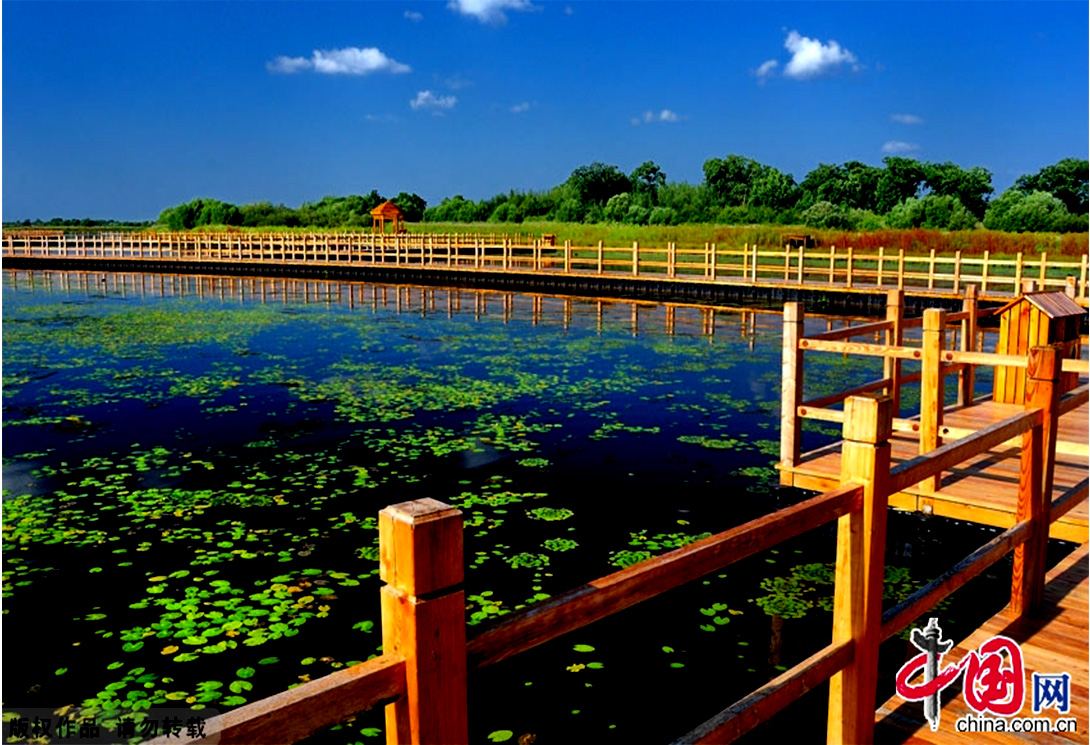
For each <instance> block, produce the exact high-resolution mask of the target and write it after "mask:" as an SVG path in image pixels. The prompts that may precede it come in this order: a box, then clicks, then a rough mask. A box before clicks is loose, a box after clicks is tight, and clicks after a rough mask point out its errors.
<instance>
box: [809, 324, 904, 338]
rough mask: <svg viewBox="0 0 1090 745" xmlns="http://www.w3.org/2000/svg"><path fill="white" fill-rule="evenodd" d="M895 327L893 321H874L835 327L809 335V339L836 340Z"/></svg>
mask: <svg viewBox="0 0 1090 745" xmlns="http://www.w3.org/2000/svg"><path fill="white" fill-rule="evenodd" d="M891 328H893V321H875V322H874V323H863V324H860V325H858V326H847V327H845V328H842V329H833V330H832V331H826V332H824V333H821V334H817V335H815V336H807V337H806V338H807V339H810V340H814V339H823V340H825V341H835V340H837V339H848V338H851V337H853V336H865V335H867V334H874V333H877V332H879V331H885V330H886V329H891Z"/></svg>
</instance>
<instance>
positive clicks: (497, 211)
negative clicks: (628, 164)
mask: <svg viewBox="0 0 1090 745" xmlns="http://www.w3.org/2000/svg"><path fill="white" fill-rule="evenodd" d="M703 170H704V180H703V181H702V182H701V183H700V184H697V185H693V184H687V183H676V182H674V183H670V182H667V180H666V174H665V173H663V171H662V169H661V168H660V167H659V166H658V165H656V164H655V163H653V162H651V161H648V162H646V163H643V164H641V165H640V166H639V167H638V168H636V169H635V170H634V171H633V172H632V173H630V174H625V173H624V172H623V171H621V170H620V169H619V168H618V167H617V166H613V165H606V164H604V163H592V164H590V165H585V166H580V167H578V168H576V169H575V170H574V171H572V173H571V176H569V178H568V179H567V181H565V182H564V183H563V184H560V185H558V186H556V187H554V188H552V189H550V190H548V191H544V192H532V191H531V192H516V191H511V192H509V193H507V194H498V195H496V196H494V197H492V198H491V199H485V200H482V201H480V202H474V201H472V200H468V199H465V198H464V197H462V196H454V197H450V198H448V199H444V200H443V201H442V202H441V203H440V204H438V205H436V206H434V207H430V208H428V209H427V210H425V211H424V219H425V220H427V221H435V222H481V221H487V222H516V223H517V222H523V221H525V220H539V219H540V220H553V221H558V222H587V223H599V222H617V223H628V224H636V225H676V224H682V223H716V224H728V225H729V224H782V225H804V226H807V227H812V228H822V229H841V230H880V229H883V228H932V229H942V230H972V229H974V228H976V227H985V228H989V229H992V230H1005V231H1011V232H1024V231H1039V232H1085V231H1086V230H1087V212H1088V207H1087V202H1088V200H1087V177H1088V170H1090V168H1088V163H1087V161H1086V160H1076V159H1074V158H1065V159H1063V160H1061V161H1059V162H1057V163H1055V164H1053V165H1050V166H1046V167H1044V168H1042V169H1041V170H1040V171H1038V172H1037V173H1035V174H1032V175H1023V176H1022V177H1020V178H1019V179H1018V180H1017V181H1016V182H1015V184H1014V185H1013V186H1012V187H1011V188H1010V189H1008V190H1007V191H1005V192H1003V194H1001V195H1000V196H999V197H997V198H994V199H990V197H991V195H992V194H994V189H993V187H992V175H991V173H990V172H989V171H988V170H987V169H985V168H981V167H979V166H977V167H973V168H968V169H965V168H962V167H960V166H958V165H956V164H954V163H929V162H925V161H919V160H915V159H912V158H903V157H888V158H885V159H884V160H883V165H882V166H881V167H878V166H869V165H866V164H865V163H860V162H859V161H849V162H847V163H843V164H840V165H834V164H825V163H823V164H820V165H819V166H818V167H817V168H815V169H814V170H812V171H810V172H809V173H808V174H807V175H806V177H805V178H804V179H803V180H802V181H801V182H796V181H795V179H794V177H793V176H792V175H791V174H785V173H783V172H782V171H780V170H779V169H777V168H775V167H773V166H769V165H766V164H763V163H759V162H758V161H756V160H753V159H752V158H746V157H743V156H740V155H728V156H726V157H725V158H711V159H709V160H707V161H705V162H704V169H703Z"/></svg>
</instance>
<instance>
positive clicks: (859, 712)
mask: <svg viewBox="0 0 1090 745" xmlns="http://www.w3.org/2000/svg"><path fill="white" fill-rule="evenodd" d="M892 431H893V409H892V402H891V401H890V400H889V398H888V397H886V396H881V397H864V396H852V397H850V398H848V399H847V400H846V401H845V402H844V443H843V446H842V451H841V470H840V481H841V483H842V484H844V483H849V482H853V483H856V484H860V485H862V486H863V505H862V509H859V510H853V511H851V512H849V513H848V514H846V515H843V516H842V517H840V519H839V520H838V525H837V544H836V589H835V590H834V594H833V644H839V643H842V642H846V641H848V640H851V641H852V642H853V643H854V646H855V653H854V655H853V657H852V663H851V664H850V665H848V667H846V668H844V669H843V670H841V671H840V672H838V673H837V674H836V675H834V676H833V677H832V678H831V679H830V680H829V718H828V731H827V735H826V740H827V742H829V743H870V742H873V741H874V710H875V708H876V706H877V702H876V700H875V698H876V694H877V687H878V644H879V642H880V641H881V631H882V580H883V575H884V574H885V551H886V511H887V507H888V503H889V486H888V482H889V465H890V446H889V437H890V434H891V433H892Z"/></svg>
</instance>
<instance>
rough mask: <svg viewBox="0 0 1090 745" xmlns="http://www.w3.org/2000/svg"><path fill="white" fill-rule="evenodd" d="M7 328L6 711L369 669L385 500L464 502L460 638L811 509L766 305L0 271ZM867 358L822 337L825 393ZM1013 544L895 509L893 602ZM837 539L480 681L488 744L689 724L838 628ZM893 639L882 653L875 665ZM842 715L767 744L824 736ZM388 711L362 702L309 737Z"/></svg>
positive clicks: (543, 650) (249, 692) (973, 592)
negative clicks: (962, 562) (782, 469)
mask: <svg viewBox="0 0 1090 745" xmlns="http://www.w3.org/2000/svg"><path fill="white" fill-rule="evenodd" d="M3 314H4V315H3V321H4V323H3V363H4V365H3V382H4V388H3V391H4V395H3V405H4V429H3V434H4V438H3V455H4V472H3V477H4V544H3V550H4V558H5V563H4V606H3V613H4V622H3V623H4V632H5V637H6V640H7V641H8V644H7V646H6V648H5V655H4V660H3V678H4V692H3V698H4V705H5V707H7V708H9V709H15V710H18V709H19V708H20V707H24V708H28V709H29V708H31V707H35V708H49V709H53V710H57V709H61V708H62V707H69V708H68V709H67V711H68V712H69V713H70V714H77V713H80V712H82V713H83V714H87V715H94V716H97V717H98V718H99V719H100V720H107V721H109V720H112V719H115V718H116V717H117V716H118V712H121V713H128V712H131V711H139V710H140V709H141V708H143V707H146V706H148V705H154V706H162V705H172V706H191V707H193V708H199V707H201V706H209V707H215V708H216V709H217V710H219V711H223V710H227V709H230V708H232V707H234V706H238V705H241V704H243V703H246V702H251V701H256V700H258V699H260V698H263V697H265V696H269V695H271V694H273V693H276V692H279V691H282V690H285V689H286V688H288V687H289V686H291V685H292V684H297V683H299V682H301V681H304V680H309V679H314V678H317V677H320V676H322V675H325V674H328V673H330V672H332V671H334V670H335V669H339V668H342V667H344V666H346V665H349V664H352V663H353V662H357V661H361V660H365V659H368V658H369V657H371V656H373V655H375V654H377V653H379V652H380V651H381V649H380V643H381V638H380V632H379V629H378V617H379V614H378V610H379V592H378V588H379V586H380V583H379V580H378V578H377V530H376V515H377V513H378V511H379V510H380V509H381V508H382V507H384V506H385V505H388V504H392V503H397V502H401V501H405V500H409V499H417V498H421V497H432V498H435V499H438V500H440V501H443V502H447V503H449V504H453V505H456V506H458V507H459V508H461V509H462V510H463V512H464V516H465V520H466V542H465V558H466V564H467V571H466V575H467V576H466V595H467V598H468V601H469V605H468V607H467V609H466V619H467V622H468V623H469V624H471V626H470V629H469V631H470V633H471V634H472V633H473V632H474V631H475V630H476V628H479V627H478V624H481V623H487V622H488V620H489V619H491V618H493V617H496V616H499V615H502V614H505V613H508V612H510V611H511V610H513V609H516V608H519V607H522V606H524V605H527V604H530V603H533V602H536V601H539V600H541V599H544V598H546V597H548V596H550V595H553V594H557V593H560V592H563V591H564V590H567V589H569V588H571V587H574V586H576V585H579V584H582V583H584V582H586V581H588V580H591V579H594V578H596V577H599V576H602V575H604V574H608V573H610V572H612V571H615V570H616V569H617V568H618V567H622V566H626V565H628V564H630V563H633V562H635V561H639V560H641V559H643V558H647V557H650V556H653V555H657V554H660V553H663V552H665V551H668V550H670V549H671V548H675V547H677V546H681V545H685V544H686V543H688V542H691V541H693V540H695V539H697V538H698V537H701V536H703V535H705V534H707V533H711V532H718V531H721V530H724V529H726V528H729V527H731V526H734V525H737V524H739V523H742V522H744V521H746V520H749V519H752V518H754V517H757V516H759V515H762V514H766V513H768V512H770V511H773V510H775V509H778V508H781V507H784V506H787V505H789V504H792V503H794V502H797V501H799V500H800V499H801V498H804V497H805V496H806V494H804V493H803V492H800V491H797V490H793V489H781V488H780V487H779V486H778V482H777V478H776V473H775V471H774V470H773V469H772V464H773V463H774V462H775V461H776V460H777V454H778V436H779V435H778V431H777V427H778V407H779V382H780V323H779V317H778V315H776V314H775V313H766V312H757V311H756V309H751V310H748V311H740V310H737V309H722V308H718V309H714V308H709V307H688V306H686V307H675V306H666V305H664V304H650V303H648V304H636V303H631V302H622V301H602V300H584V299H578V298H574V299H573V298H563V297H555V296H541V295H520V294H512V293H497V292H476V291H467V290H460V291H459V290H446V289H436V288H415V287H413V288H406V287H396V286H382V285H371V284H354V283H347V282H331V283H326V282H321V281H312V280H308V281H305V282H303V281H292V280H277V279H240V278H210V277H177V276H160V275H100V274H89V273H51V272H36V273H30V272H18V273H15V272H11V271H5V272H4V285H3ZM811 323H813V324H815V326H814V329H813V330H817V329H818V328H819V327H821V328H823V327H824V324H825V323H826V322H825V321H824V320H822V319H813V320H812V321H811ZM877 364H879V363H875V362H873V361H868V360H863V361H856V360H846V359H843V358H840V357H836V356H835V355H822V356H817V355H815V356H814V357H813V361H812V363H809V366H808V369H807V393H808V395H816V394H819V393H821V392H824V391H832V390H836V389H840V388H843V387H847V386H851V385H856V384H861V383H863V382H866V381H868V380H871V379H873V378H874V377H876V374H877V373H878V372H879V368H877V367H876V365H877ZM833 439H837V432H836V430H835V429H831V428H825V429H821V428H814V429H811V430H807V431H806V432H805V433H804V440H803V449H804V450H805V449H810V448H813V447H816V446H818V445H820V444H822V443H824V442H829V441H831V440H833ZM993 534H994V531H991V530H990V529H985V528H979V527H976V526H971V525H967V524H963V523H955V522H952V521H940V520H931V521H928V520H925V519H923V518H919V517H915V516H908V515H900V514H893V515H891V521H890V541H889V545H890V549H889V555H888V557H887V561H888V562H889V564H891V565H892V567H893V569H891V572H890V573H889V575H888V579H889V581H888V582H887V593H888V594H889V601H890V602H891V603H892V602H895V601H896V599H898V598H899V597H903V596H905V595H906V594H908V593H909V592H911V591H912V590H913V589H915V588H916V587H918V586H919V585H921V584H923V583H924V582H926V581H927V580H929V579H930V578H931V577H932V576H934V575H935V574H937V573H938V572H939V571H941V570H942V569H944V568H945V567H947V566H949V565H950V564H952V563H953V562H954V561H956V560H957V559H959V558H961V557H962V556H964V555H965V554H966V553H968V552H969V551H970V550H972V549H973V548H975V547H976V546H978V545H980V544H981V543H983V542H984V541H985V540H987V539H988V537H990V536H991V535H993ZM834 543H835V541H834V534H833V526H829V527H828V528H827V529H825V530H819V531H815V532H814V533H812V534H810V535H808V536H805V537H803V538H801V539H798V540H795V541H792V542H790V543H786V544H783V545H781V546H780V547H778V548H777V549H776V550H773V551H769V552H766V553H765V554H761V555H758V556H755V557H752V558H751V559H748V560H746V561H744V562H741V563H739V564H736V565H733V566H731V567H729V568H728V569H727V570H726V571H723V572H719V573H717V574H713V575H711V576H709V577H707V578H705V579H704V580H703V581H698V582H695V583H692V584H691V585H690V586H688V587H685V588H682V589H680V590H677V591H673V592H671V593H667V594H666V595H664V596H662V597H660V598H657V599H655V600H653V601H650V602H648V603H645V604H643V605H642V606H639V607H638V608H634V609H631V610H629V611H625V612H624V613H622V614H619V615H617V616H615V617H613V618H611V619H608V620H606V621H602V622H599V623H597V624H594V625H592V626H590V627H587V628H586V629H584V630H582V631H578V632H575V633H573V634H570V635H568V636H565V637H561V638H560V639H558V640H557V641H554V642H551V643H549V644H546V645H544V646H542V647H539V648H538V649H536V650H533V651H531V652H528V653H526V654H524V655H520V656H519V657H517V658H515V659H513V660H510V661H506V662H503V663H500V664H498V665H496V666H494V667H492V668H488V669H487V670H484V671H481V672H480V673H475V674H471V676H470V681H469V685H470V689H469V690H470V722H471V734H472V739H473V741H474V742H488V741H489V739H490V737H491V738H492V739H494V740H502V739H503V738H504V737H506V736H507V732H508V731H509V732H510V733H511V741H512V742H515V741H517V740H519V738H521V739H522V741H523V742H529V741H531V740H532V739H533V738H536V741H537V742H539V743H563V742H582V741H590V742H596V741H618V742H621V741H623V742H658V741H664V740H669V739H672V738H674V737H677V736H680V735H682V734H684V733H685V732H687V731H688V730H690V729H692V728H693V727H695V726H696V725H697V724H699V723H700V722H702V721H703V720H704V719H706V718H707V717H709V716H711V715H712V714H714V713H716V712H717V711H718V710H719V709H721V708H723V707H725V706H726V705H728V704H730V703H731V702H733V701H734V700H736V699H737V698H739V697H740V696H742V695H744V694H745V693H748V692H749V691H750V690H752V689H754V688H756V687H757V686H759V685H761V684H762V683H764V682H765V681H767V680H768V679H769V678H770V677H771V676H773V675H775V674H777V673H778V671H780V670H782V669H786V667H788V666H790V665H793V664H795V663H797V662H798V661H800V660H801V659H804V658H805V657H806V656H808V655H809V654H811V653H812V652H814V651H816V650H817V649H818V648H820V647H821V646H823V645H824V644H826V643H827V642H828V640H829V638H830V634H831V626H830V621H831V614H830V613H829V610H828V608H829V606H830V603H831V595H832V585H831V584H829V582H828V580H829V577H830V575H829V568H828V567H829V564H830V562H832V560H833V548H834ZM1003 571H1004V570H1002V569H1000V570H997V571H996V572H993V573H989V574H987V575H985V576H984V577H982V578H981V579H979V580H974V582H973V583H972V584H970V585H969V586H968V587H967V588H966V589H965V590H963V591H961V592H960V593H959V594H958V595H957V596H956V597H955V599H954V600H953V601H952V602H951V603H950V604H949V605H947V606H944V607H943V609H942V610H941V611H940V612H939V616H940V619H941V620H942V623H943V628H944V632H945V635H946V636H947V637H953V638H960V637H961V636H964V635H965V634H966V633H968V631H969V630H970V629H971V627H972V624H974V623H979V621H980V620H982V619H983V618H986V617H987V616H989V615H991V614H992V613H994V612H995V611H996V610H998V609H999V608H1000V607H1002V605H1004V604H1005V601H1006V598H1005V595H1006V593H1007V589H1006V588H1007V582H1008V581H1009V580H1008V579H1007V578H1005V577H1004V576H1003ZM1006 571H1007V572H1008V575H1009V570H1006ZM777 616H778V617H779V618H780V619H783V620H782V629H780V628H779V622H778V621H776V622H774V618H775V617H777ZM774 629H775V630H774ZM13 642H15V643H13ZM905 653H906V643H905V642H904V641H903V640H898V639H894V640H891V642H889V643H888V644H887V646H886V647H884V648H883V665H884V668H892V670H895V669H896V667H897V666H899V665H900V663H901V662H902V661H903V660H904V655H905ZM886 658H888V661H887V659H886ZM889 672H890V670H889V669H884V675H885V676H886V677H884V678H883V685H884V686H886V688H885V689H884V690H885V691H886V693H885V695H889V694H890V693H891V692H892V691H891V683H890V682H889V680H888V675H889ZM811 699H813V700H811ZM823 707H824V703H823V700H822V698H821V693H820V692H815V693H813V694H811V695H810V696H808V697H807V698H806V699H803V701H801V702H800V703H799V704H797V705H796V706H795V707H792V710H789V711H788V712H787V713H785V715H783V716H781V717H780V719H779V720H778V721H777V722H776V723H774V724H773V725H771V726H770V727H766V728H763V729H761V730H758V731H757V732H755V733H753V735H751V738H752V739H753V740H755V741H756V740H760V739H763V738H765V737H768V736H771V735H777V736H778V735H783V736H788V737H791V738H792V739H793V740H794V741H806V742H808V741H814V742H818V741H823V739H824V714H823ZM795 709H798V710H795ZM381 729H382V716H381V712H373V713H369V714H365V715H362V716H361V717H359V718H358V719H357V720H356V721H354V722H351V723H348V724H346V725H344V726H342V727H340V728H338V729H336V730H334V731H331V732H328V733H326V734H324V735H321V736H319V738H317V739H320V740H322V741H326V742H336V743H355V742H364V743H367V742H380V741H382V740H381V738H382V732H381Z"/></svg>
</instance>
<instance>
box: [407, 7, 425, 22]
mask: <svg viewBox="0 0 1090 745" xmlns="http://www.w3.org/2000/svg"><path fill="white" fill-rule="evenodd" d="M405 17H406V18H408V19H409V20H410V21H412V22H413V23H416V22H417V21H422V20H424V14H423V13H420V12H417V11H415V10H406V11H405Z"/></svg>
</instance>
